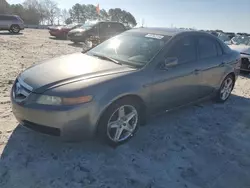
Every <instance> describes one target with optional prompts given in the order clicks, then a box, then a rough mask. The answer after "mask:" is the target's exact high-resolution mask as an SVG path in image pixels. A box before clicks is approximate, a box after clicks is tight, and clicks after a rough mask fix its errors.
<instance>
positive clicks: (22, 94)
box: [13, 79, 32, 102]
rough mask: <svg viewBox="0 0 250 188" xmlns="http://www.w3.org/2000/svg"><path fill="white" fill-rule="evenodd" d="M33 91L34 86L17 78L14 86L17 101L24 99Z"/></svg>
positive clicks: (14, 95)
mask: <svg viewBox="0 0 250 188" xmlns="http://www.w3.org/2000/svg"><path fill="white" fill-rule="evenodd" d="M31 92H32V88H31V87H30V86H28V85H27V84H26V83H24V82H23V81H22V80H20V79H18V80H16V82H15V84H14V87H13V97H14V99H15V100H16V101H17V102H22V101H24V100H25V99H26V98H27V97H28V96H29V95H30V93H31Z"/></svg>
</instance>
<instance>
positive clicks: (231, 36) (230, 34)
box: [225, 32, 236, 39]
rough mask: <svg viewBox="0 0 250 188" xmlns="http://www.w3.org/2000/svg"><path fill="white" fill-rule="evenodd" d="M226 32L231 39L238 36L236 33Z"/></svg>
mask: <svg viewBox="0 0 250 188" xmlns="http://www.w3.org/2000/svg"><path fill="white" fill-rule="evenodd" d="M225 34H226V35H227V36H228V37H229V39H232V38H234V37H235V36H236V35H235V33H231V32H225Z"/></svg>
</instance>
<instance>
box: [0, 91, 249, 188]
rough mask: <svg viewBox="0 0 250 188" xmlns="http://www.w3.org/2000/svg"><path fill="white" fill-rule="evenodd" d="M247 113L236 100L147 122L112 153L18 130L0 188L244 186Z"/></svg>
mask: <svg viewBox="0 0 250 188" xmlns="http://www.w3.org/2000/svg"><path fill="white" fill-rule="evenodd" d="M249 113H250V99H248V98H245V97H242V96H237V95H232V96H231V97H230V98H229V100H228V101H227V102H226V103H225V104H215V103H213V102H212V101H205V102H203V103H201V104H199V105H193V106H187V107H184V108H182V109H179V110H175V111H172V112H169V113H166V114H163V115H159V116H156V117H155V118H152V119H150V120H149V122H148V123H147V125H146V126H142V127H140V130H139V131H138V133H137V134H136V136H135V137H134V138H133V139H131V140H130V141H129V142H128V143H126V144H124V145H122V146H120V147H117V148H111V147H108V146H106V145H105V144H103V143H101V142H98V141H95V140H90V141H83V142H80V143H65V142H62V141H61V140H60V139H58V138H54V137H49V136H44V135H41V134H38V133H35V132H33V131H30V130H27V129H25V128H23V127H21V126H17V128H16V129H15V130H14V131H13V132H12V134H11V136H10V137H9V139H8V142H7V143H6V145H5V148H4V150H3V152H2V155H1V159H0V187H2V188H7V187H12V185H18V187H20V188H24V187H65V188H66V187H82V186H84V187H85V186H86V187H88V186H91V187H103V186H104V185H105V186H104V187H110V188H111V187H155V186H156V187H159V186H160V185H171V187H211V188H215V187H228V188H231V187H232V188H235V187H237V186H238V187H247V185H249V177H250V176H249V175H250V158H249V157H247V156H248V155H249V152H248V151H249V150H250V140H249V136H250V117H249ZM201 169H202V170H201ZM101 185H103V186H101ZM185 185H186V186H185Z"/></svg>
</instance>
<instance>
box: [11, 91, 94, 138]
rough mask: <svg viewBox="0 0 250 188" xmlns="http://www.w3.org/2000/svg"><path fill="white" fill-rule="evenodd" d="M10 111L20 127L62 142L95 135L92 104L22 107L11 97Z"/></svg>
mask: <svg viewBox="0 0 250 188" xmlns="http://www.w3.org/2000/svg"><path fill="white" fill-rule="evenodd" d="M11 102H12V111H13V114H14V115H15V117H16V119H17V120H18V122H19V123H20V124H21V125H24V126H25V127H27V128H29V129H32V130H35V131H37V132H41V133H44V134H48V135H53V136H60V137H62V138H63V140H67V141H75V140H82V139H88V138H91V137H93V136H94V135H95V130H96V124H97V119H96V118H95V117H96V116H93V115H94V114H95V113H94V112H95V109H96V107H95V104H94V103H93V102H90V103H86V104H83V105H78V106H60V107H59V106H57V107H50V106H45V105H38V104H36V105H23V104H19V103H17V102H16V101H15V100H14V99H13V96H12V97H11Z"/></svg>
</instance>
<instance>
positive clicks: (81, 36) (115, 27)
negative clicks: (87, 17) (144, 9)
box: [68, 22, 126, 43]
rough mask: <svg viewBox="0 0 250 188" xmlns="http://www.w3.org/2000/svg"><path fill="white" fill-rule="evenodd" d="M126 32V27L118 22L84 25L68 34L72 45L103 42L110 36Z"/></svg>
mask: <svg viewBox="0 0 250 188" xmlns="http://www.w3.org/2000/svg"><path fill="white" fill-rule="evenodd" d="M124 31H126V27H125V26H124V25H123V24H122V23H119V22H97V23H95V24H84V25H83V26H82V27H80V28H78V29H74V30H71V31H70V32H69V34H68V38H69V40H71V41H72V42H74V43H77V42H86V41H87V40H91V39H93V40H94V41H95V43H96V41H98V42H97V43H100V42H103V41H105V40H107V39H109V38H110V37H112V36H115V35H117V34H119V33H122V32H124Z"/></svg>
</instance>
